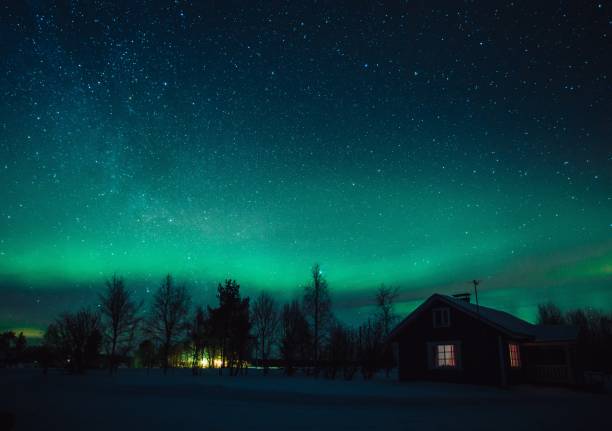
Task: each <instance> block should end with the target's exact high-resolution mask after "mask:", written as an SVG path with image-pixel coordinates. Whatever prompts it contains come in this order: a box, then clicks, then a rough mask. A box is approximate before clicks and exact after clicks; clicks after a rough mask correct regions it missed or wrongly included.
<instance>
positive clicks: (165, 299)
mask: <svg viewBox="0 0 612 431" xmlns="http://www.w3.org/2000/svg"><path fill="white" fill-rule="evenodd" d="M189 302H190V298H189V294H188V293H187V288H186V287H185V286H184V285H180V286H177V285H175V284H174V281H173V279H172V276H171V275H170V274H168V275H167V276H166V277H165V278H164V279H163V281H162V284H161V286H160V287H159V289H158V290H157V291H156V292H155V295H154V297H153V304H152V305H151V311H150V315H149V318H148V321H147V327H146V333H147V334H148V335H149V336H151V337H152V338H153V340H155V342H156V343H158V345H159V346H160V356H161V361H162V368H163V370H164V374H166V373H167V372H168V368H169V366H170V356H171V354H172V352H173V350H174V348H175V347H176V346H177V344H178V343H179V342H180V341H181V340H182V339H183V337H184V335H185V330H186V329H187V328H188V326H189V324H188V322H187V315H188V312H189Z"/></svg>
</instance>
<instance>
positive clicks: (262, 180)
mask: <svg viewBox="0 0 612 431" xmlns="http://www.w3.org/2000/svg"><path fill="white" fill-rule="evenodd" d="M117 3H121V4H120V5H113V4H112V2H108V1H92V2H89V1H88V2H84V1H83V2H78V1H71V2H64V1H50V0H49V1H46V0H40V1H21V0H20V1H17V0H14V1H8V2H2V5H1V6H0V8H1V9H0V58H1V60H0V95H1V99H2V101H1V103H0V184H1V188H0V329H1V330H4V329H9V328H10V329H16V330H26V334H30V335H35V334H37V333H40V332H39V330H40V329H42V328H44V327H45V326H46V325H47V324H48V323H49V322H50V321H51V320H52V319H53V317H55V315H57V314H58V313H59V312H61V311H63V310H71V309H75V308H76V307H79V306H83V305H92V306H95V304H96V303H97V292H98V291H100V289H101V288H102V287H103V283H104V280H105V279H106V278H108V277H110V276H112V274H113V273H114V272H117V273H118V274H121V275H123V276H124V277H125V278H126V282H127V284H128V287H130V288H133V289H135V290H136V292H137V294H138V295H139V296H141V297H147V295H149V294H150V293H151V292H152V291H154V289H156V288H157V286H158V284H159V281H160V279H161V276H162V275H163V274H164V273H166V272H172V273H173V274H174V275H175V276H176V278H177V279H178V280H179V281H184V282H187V284H188V285H189V286H190V288H191V290H192V293H193V297H194V300H195V301H196V302H207V301H213V300H214V288H215V285H216V282H218V281H220V280H222V279H224V278H226V277H232V278H236V279H237V280H238V281H239V282H240V283H241V285H242V289H243V290H244V293H245V294H247V295H255V294H257V292H258V291H259V290H261V289H267V290H269V291H271V292H273V293H274V294H275V296H276V297H277V298H278V299H279V300H284V299H290V298H292V297H294V296H296V295H298V294H300V292H301V290H300V285H303V284H304V283H305V282H307V280H308V272H309V268H310V266H311V265H312V264H313V263H314V262H320V263H321V266H322V269H323V271H324V274H325V276H326V277H327V279H328V280H329V284H330V289H331V290H332V292H333V300H334V303H335V310H336V312H337V314H338V315H339V316H340V317H341V318H342V319H344V320H345V321H348V322H358V321H360V320H361V319H363V318H365V316H366V315H367V314H368V313H370V312H371V309H370V308H369V306H370V305H371V303H372V293H373V292H374V290H375V289H376V288H377V286H378V285H379V284H380V283H386V284H387V285H396V286H399V287H400V291H401V297H400V300H401V304H400V310H401V311H403V312H404V311H409V310H410V309H412V308H413V307H414V306H415V305H416V304H418V303H419V302H420V301H422V300H423V299H424V298H426V297H427V296H428V295H430V294H431V293H434V292H440V293H456V292H460V291H465V290H467V289H469V288H470V286H471V285H470V284H469V283H468V282H469V280H471V279H473V278H478V279H482V280H483V281H482V284H481V289H480V291H479V299H480V300H481V304H486V305H489V306H493V307H498V308H501V309H504V310H507V311H510V312H513V313H517V314H518V315H519V316H521V317H523V318H526V319H533V317H534V310H535V307H536V305H537V304H538V303H540V302H544V301H548V300H553V301H556V302H557V303H558V304H559V305H561V306H562V307H563V308H567V307H575V306H596V307H599V308H603V309H608V310H609V309H612V145H611V143H610V142H611V136H612V85H611V84H612V76H611V74H612V68H611V67H612V49H611V48H612V43H611V42H612V40H611V39H612V4H610V3H609V2H587V1H573V2H567V1H557V2H544V1H543V2H540V1H537V2H536V1H525V2H508V1H499V2H496V1H486V2H485V1H481V2H460V1H449V2H446V3H443V2H429V1H393V0H390V1H378V2H374V1H369V2H365V1H364V2H361V1H357V0H352V1H345V2H342V1H336V2H327V1H319V2H307V1H295V2H286V1H285V2H266V3H269V4H268V5H267V6H261V7H255V6H254V5H253V3H256V2H250V1H249V2H246V1H245V2H243V3H239V2H233V1H194V2H186V1H178V0H177V1H172V2H159V3H155V2H150V1H146V2H145V1H138V2H136V1H122V2H117ZM247 4H249V5H250V6H248V7H245V6H244V5H247Z"/></svg>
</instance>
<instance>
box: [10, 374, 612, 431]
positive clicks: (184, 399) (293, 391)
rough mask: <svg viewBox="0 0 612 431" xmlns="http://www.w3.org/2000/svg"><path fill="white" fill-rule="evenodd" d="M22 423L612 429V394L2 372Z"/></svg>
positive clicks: (30, 426)
mask: <svg viewBox="0 0 612 431" xmlns="http://www.w3.org/2000/svg"><path fill="white" fill-rule="evenodd" d="M7 410H9V411H12V412H14V413H15V415H16V427H15V430H122V429H126V430H128V429H129V430H147V431H152V430H168V429H170V430H182V429H190V430H205V431H220V430H240V431H244V430H266V431H270V430H283V431H285V430H375V429H393V430H394V431H395V430H429V429H442V430H448V429H461V430H493V429H494V430H514V431H516V430H525V429H538V430H543V429H544V430H548V429H550V430H561V429H576V430H578V429H579V430H587V429H606V430H609V429H612V397H611V396H609V395H596V394H588V393H580V392H573V391H570V390H565V389H559V388H536V387H517V388H512V389H498V388H489V387H480V386H466V385H453V384H436V383H421V382H418V383H414V382H412V383H399V382H397V381H395V380H394V379H385V378H384V377H382V376H381V377H378V378H376V379H374V380H373V381H363V380H361V379H358V378H357V379H355V380H353V381H349V382H347V381H344V380H335V381H330V380H326V379H323V378H318V379H315V378H311V377H302V376H297V377H291V378H289V377H285V376H282V375H277V374H273V375H270V376H262V375H260V372H259V371H258V370H250V371H249V375H247V376H238V377H230V376H218V375H217V374H216V373H215V372H206V373H204V374H203V375H200V376H196V377H194V376H192V375H191V374H190V372H189V370H174V371H171V372H170V373H169V374H168V375H167V376H164V375H163V374H162V373H161V372H160V371H159V370H152V371H151V373H150V374H149V375H148V374H147V372H146V371H144V370H119V374H118V375H117V376H110V375H108V374H107V373H106V372H90V373H88V374H87V375H83V376H70V375H63V374H60V373H59V372H57V371H55V372H54V371H51V372H50V373H49V375H47V376H43V375H42V374H41V373H40V371H39V370H0V411H7Z"/></svg>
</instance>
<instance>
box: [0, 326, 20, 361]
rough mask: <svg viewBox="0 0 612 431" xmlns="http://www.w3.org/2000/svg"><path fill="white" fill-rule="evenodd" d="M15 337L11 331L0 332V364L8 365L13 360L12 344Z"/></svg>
mask: <svg viewBox="0 0 612 431" xmlns="http://www.w3.org/2000/svg"><path fill="white" fill-rule="evenodd" d="M16 342H17V337H16V336H15V333H14V332H13V331H6V332H3V333H2V334H0V365H3V366H8V365H11V364H12V363H13V361H14V356H15V355H14V346H15V344H16Z"/></svg>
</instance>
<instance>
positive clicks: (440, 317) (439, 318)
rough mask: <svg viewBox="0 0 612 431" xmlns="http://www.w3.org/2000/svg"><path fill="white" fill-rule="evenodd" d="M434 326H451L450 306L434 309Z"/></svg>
mask: <svg viewBox="0 0 612 431" xmlns="http://www.w3.org/2000/svg"><path fill="white" fill-rule="evenodd" d="M433 326H434V328H444V327H447V326H450V310H449V309H448V308H434V309H433Z"/></svg>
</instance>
